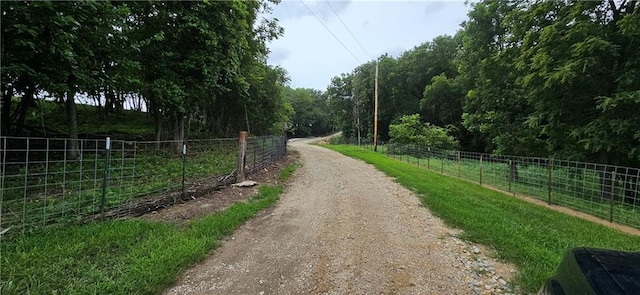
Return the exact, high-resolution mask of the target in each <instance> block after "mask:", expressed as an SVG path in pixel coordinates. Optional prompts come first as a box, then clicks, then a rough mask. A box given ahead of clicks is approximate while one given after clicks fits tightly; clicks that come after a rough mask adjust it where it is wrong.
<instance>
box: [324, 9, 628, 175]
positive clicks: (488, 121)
mask: <svg viewBox="0 0 640 295" xmlns="http://www.w3.org/2000/svg"><path fill="white" fill-rule="evenodd" d="M639 40H640V2H639V1H629V0H622V1H614V0H610V1H609V0H607V1H545V0H538V1H528V0H516V1H482V2H478V3H473V4H471V10H470V12H469V13H468V20H467V21H465V22H464V23H463V24H462V25H461V28H460V30H459V31H458V32H457V33H456V34H455V36H446V35H445V36H439V37H436V38H434V39H433V40H432V41H429V42H425V43H423V44H421V45H419V46H416V47H415V48H413V49H411V50H408V51H406V52H404V53H402V54H401V55H400V56H398V57H397V58H394V57H390V56H388V55H383V56H381V57H380V58H378V59H377V61H370V62H367V63H364V64H362V65H360V66H358V67H356V68H355V69H354V70H353V71H352V72H351V73H345V74H342V75H340V76H337V77H334V78H333V79H332V81H331V83H330V85H329V86H328V89H327V91H326V95H327V99H328V101H329V107H330V109H331V113H332V116H331V117H332V122H333V126H334V127H335V128H336V129H339V130H342V132H343V133H344V135H345V136H349V137H351V136H356V135H357V133H358V132H360V133H361V134H362V136H363V137H368V138H372V137H373V118H374V116H373V107H374V105H373V104H374V102H373V98H374V93H373V91H374V79H375V77H374V75H375V67H376V62H377V63H378V66H379V73H380V74H379V98H380V110H379V118H380V119H379V130H380V133H379V134H380V137H381V138H382V139H388V138H389V127H390V126H391V125H392V124H394V125H396V126H397V125H402V124H406V123H407V122H408V121H406V120H408V119H409V118H410V117H407V116H406V115H412V114H418V115H419V119H420V121H422V122H424V123H428V124H427V126H438V127H440V128H444V129H445V130H446V131H447V133H448V134H449V135H450V136H452V137H454V138H455V140H456V141H457V142H458V144H459V146H458V148H461V149H463V150H468V151H479V152H494V153H502V154H511V155H524V156H542V157H559V158H563V159H567V160H577V161H589V162H599V163H609V164H618V165H629V166H638V165H640V149H639V148H640V131H639V129H638V127H637V126H640V115H639V114H640V42H639ZM403 116H404V119H405V120H404V121H403V120H402V118H403ZM411 118H413V117H411ZM413 119H415V118H413ZM414 123H415V122H414Z"/></svg>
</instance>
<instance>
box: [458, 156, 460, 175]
mask: <svg viewBox="0 0 640 295" xmlns="http://www.w3.org/2000/svg"><path fill="white" fill-rule="evenodd" d="M458 178H460V151H458Z"/></svg>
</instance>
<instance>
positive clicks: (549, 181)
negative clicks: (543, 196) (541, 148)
mask: <svg viewBox="0 0 640 295" xmlns="http://www.w3.org/2000/svg"><path fill="white" fill-rule="evenodd" d="M551 173H553V158H550V159H549V166H547V190H548V194H549V201H548V202H549V205H551V189H552V187H553V182H552V179H553V178H552V176H551Z"/></svg>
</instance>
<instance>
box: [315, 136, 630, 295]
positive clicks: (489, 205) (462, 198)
mask: <svg viewBox="0 0 640 295" xmlns="http://www.w3.org/2000/svg"><path fill="white" fill-rule="evenodd" d="M326 147H327V148H329V149H332V150H335V151H338V152H340V153H342V154H344V155H347V156H350V157H353V158H357V159H361V160H363V161H365V162H367V163H370V164H373V165H374V166H375V167H376V168H377V169H379V170H380V171H383V172H384V173H386V174H387V175H389V176H391V177H394V178H395V179H396V180H397V182H398V183H400V184H401V185H403V186H405V187H407V188H409V189H411V190H413V191H414V192H415V193H416V194H418V195H419V196H420V199H421V200H422V203H423V204H424V205H425V206H426V207H427V208H429V210H431V211H432V212H433V214H435V215H436V216H439V217H440V218H442V219H443V220H444V221H445V222H446V223H447V224H448V225H450V226H453V227H456V228H459V229H462V230H463V231H464V233H463V236H462V238H464V239H467V240H470V241H473V242H476V243H481V244H484V245H487V246H489V247H491V248H493V249H494V250H495V253H496V255H497V258H499V259H501V260H503V261H506V262H509V263H512V264H514V265H516V266H517V268H518V270H519V272H518V274H517V276H516V277H515V279H514V282H513V283H514V284H515V285H516V286H518V287H520V288H521V289H522V291H525V292H537V290H538V289H539V288H540V287H541V286H542V284H544V282H545V280H546V279H547V278H548V277H550V276H552V275H553V273H554V272H555V270H556V268H557V267H558V264H559V263H560V260H561V258H562V256H563V255H564V254H565V252H566V251H567V250H568V249H570V248H572V247H579V246H586V247H598V248H608V249H616V250H625V251H640V236H633V235H629V234H625V233H621V232H619V231H617V230H614V229H611V228H608V227H606V226H604V225H600V224H596V223H593V222H590V221H586V220H584V219H580V218H578V217H573V216H568V215H566V214H563V213H560V212H557V211H553V210H550V209H547V208H544V207H540V206H537V205H535V204H531V203H529V202H525V201H522V200H519V199H516V198H513V197H511V196H508V195H505V194H503V193H500V192H496V191H492V190H489V189H486V188H483V187H482V186H480V185H477V184H473V183H470V182H467V181H463V180H459V179H456V178H453V177H449V176H444V175H442V174H439V173H436V172H432V171H428V170H425V169H423V168H419V167H416V166H414V165H412V164H407V163H403V162H400V161H398V160H395V159H392V158H389V157H386V156H385V155H383V154H381V153H375V152H373V151H367V150H363V149H361V148H358V147H355V146H342V145H329V146H326Z"/></svg>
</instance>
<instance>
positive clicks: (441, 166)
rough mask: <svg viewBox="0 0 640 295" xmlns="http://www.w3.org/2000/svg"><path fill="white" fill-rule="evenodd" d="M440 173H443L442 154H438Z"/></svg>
mask: <svg viewBox="0 0 640 295" xmlns="http://www.w3.org/2000/svg"><path fill="white" fill-rule="evenodd" d="M440 173H444V155H442V153H441V154H440Z"/></svg>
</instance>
